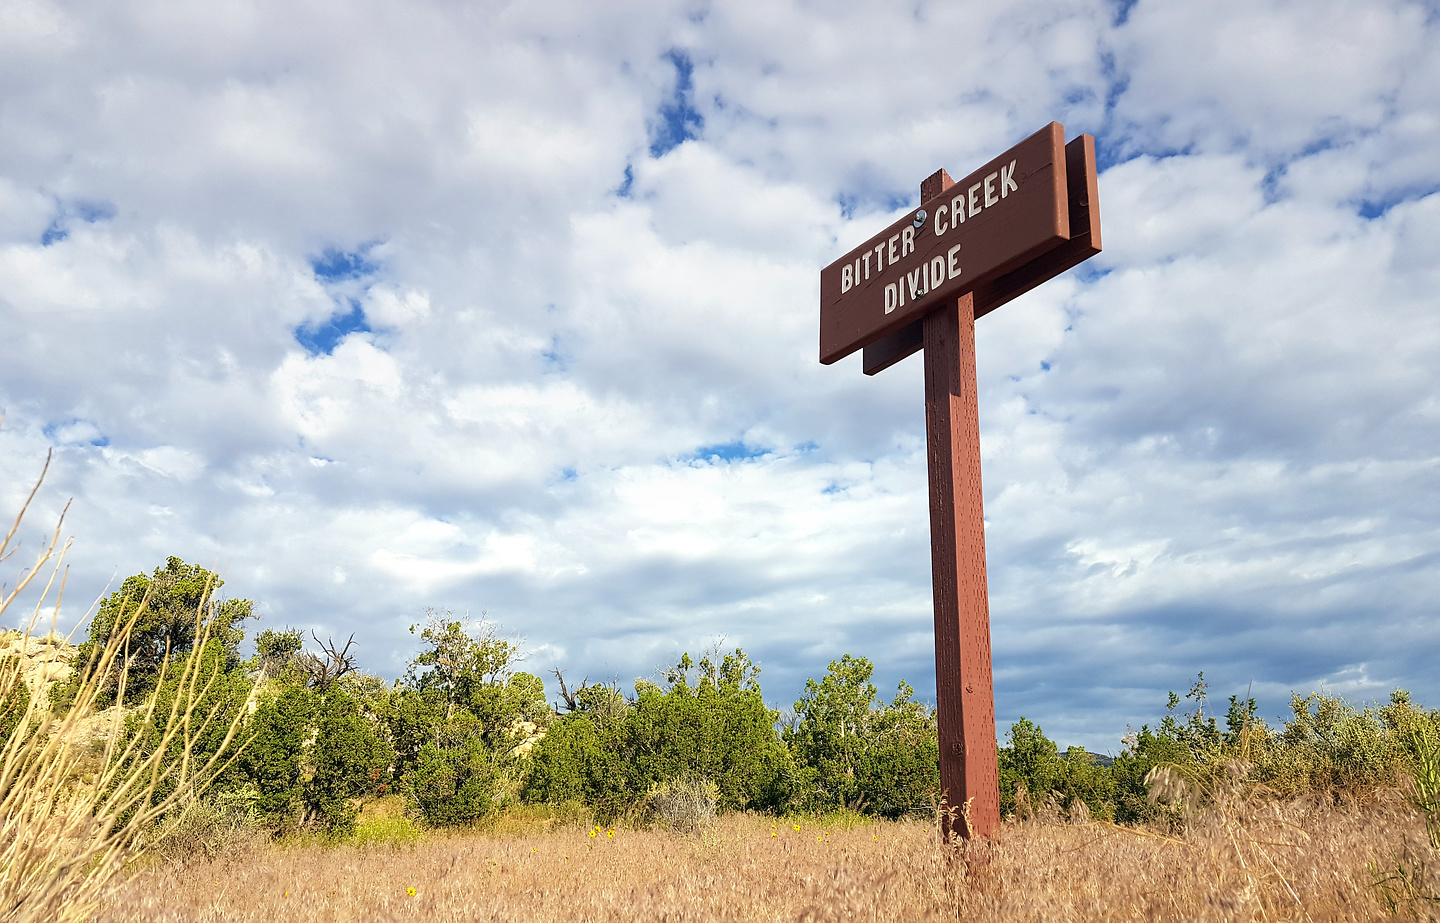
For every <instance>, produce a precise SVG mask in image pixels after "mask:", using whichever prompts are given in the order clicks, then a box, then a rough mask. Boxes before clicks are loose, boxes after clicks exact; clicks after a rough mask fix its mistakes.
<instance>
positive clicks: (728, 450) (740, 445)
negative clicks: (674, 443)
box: [687, 439, 770, 461]
mask: <svg viewBox="0 0 1440 923" xmlns="http://www.w3.org/2000/svg"><path fill="white" fill-rule="evenodd" d="M769 453H770V450H769V449H762V448H759V447H755V446H747V445H746V444H745V442H744V441H743V440H740V439H737V440H735V441H734V442H722V443H717V444H715V445H702V446H701V447H700V448H698V449H696V450H695V452H694V454H692V455H690V456H688V457H687V460H689V461H711V460H713V459H717V458H718V459H720V460H721V461H744V460H745V459H747V458H759V457H760V456H762V455H768V454H769Z"/></svg>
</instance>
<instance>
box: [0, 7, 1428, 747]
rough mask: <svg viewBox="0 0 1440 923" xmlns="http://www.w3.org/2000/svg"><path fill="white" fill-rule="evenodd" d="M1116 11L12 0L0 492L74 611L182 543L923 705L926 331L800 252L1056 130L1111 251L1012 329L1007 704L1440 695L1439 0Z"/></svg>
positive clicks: (276, 593) (376, 607) (1093, 714)
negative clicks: (71, 536) (300, 333)
mask: <svg viewBox="0 0 1440 923" xmlns="http://www.w3.org/2000/svg"><path fill="white" fill-rule="evenodd" d="M1116 14H1117V8H1116V7H1115V6H1114V5H1112V4H1108V3H1101V2H1098V0H1096V2H1059V0H1055V2H1047V3H1040V4H1035V3H1030V4H1011V5H1003V4H1002V5H997V4H987V5H978V4H961V5H955V4H921V5H919V6H918V7H904V8H902V7H900V6H896V5H888V4H878V5H877V4H853V5H848V6H847V5H843V4H842V5H838V6H835V5H832V6H831V7H828V8H826V9H824V10H817V9H815V8H814V7H813V6H812V5H808V4H798V3H784V2H782V3H769V4H763V5H756V4H751V5H748V6H733V7H723V8H712V7H700V6H694V5H692V4H687V3H674V4H654V3H645V4H626V3H612V4H603V5H594V4H580V3H561V4H551V5H548V6H546V7H544V8H540V7H533V8H532V7H524V6H518V7H517V6H512V7H507V8H505V9H504V10H496V11H462V10H459V9H457V8H454V7H452V6H449V5H445V4H425V3H420V4H414V3H412V4H395V3H389V2H379V3H371V4H358V5H357V4H320V5H309V6H295V5H293V4H291V5H283V4H264V3H260V4H239V3H235V4H229V3H227V4H220V5H218V6H217V5H215V4H207V5H204V6H200V5H193V4H192V5H185V4H173V3H171V4H158V5H157V4H150V3H143V2H135V3H129V2H125V3H104V4H84V3H82V4H75V5H69V6H66V7H65V8H64V9H63V10H61V9H60V8H58V7H55V6H53V5H46V4H40V3H21V4H9V5H7V6H6V7H5V8H4V12H3V13H0V16H3V17H6V18H5V19H4V20H3V21H0V43H3V48H0V76H3V79H4V80H5V82H6V86H7V100H6V104H5V106H4V107H3V108H0V329H3V331H4V334H5V335H4V337H0V409H3V411H4V412H5V413H6V420H5V427H4V430H3V431H0V464H3V465H4V466H5V469H4V470H6V471H7V472H12V473H13V474H12V477H11V478H8V479H6V481H5V482H4V484H3V485H0V503H3V504H4V506H3V508H4V509H13V508H15V507H16V506H17V505H18V503H19V502H20V500H21V499H22V498H23V493H24V492H25V491H26V490H28V479H29V478H30V477H32V476H33V474H34V473H36V472H38V470H39V466H40V464H41V463H42V461H43V458H44V455H45V452H46V450H47V448H49V447H51V446H53V447H55V452H56V455H55V461H54V464H53V466H52V473H51V476H50V481H49V488H48V490H47V491H46V492H45V493H44V494H43V495H42V497H41V501H40V506H39V507H38V508H37V509H36V510H35V512H34V517H35V518H34V520H33V521H32V528H33V529H35V530H39V529H40V528H41V527H42V526H43V525H44V521H45V520H46V518H47V517H51V518H53V516H55V515H57V514H58V511H59V509H60V507H61V505H63V502H64V498H67V497H70V496H73V497H74V498H75V503H74V505H73V507H72V513H71V518H70V520H68V522H69V524H70V529H71V530H72V531H73V532H74V533H75V534H76V536H77V545H76V550H75V552H74V554H73V558H72V560H73V563H74V566H75V570H74V573H73V575H72V578H71V589H70V592H69V597H68V598H69V599H70V600H72V601H74V600H82V599H84V598H85V597H86V595H87V594H89V595H91V596H93V595H94V594H97V593H99V592H101V590H102V589H103V587H105V586H106V585H107V584H108V583H109V582H111V581H112V580H114V579H117V578H123V576H125V575H127V574H130V573H135V572H137V571H140V570H146V569H149V568H151V567H154V566H156V565H157V564H159V563H161V562H162V561H163V560H164V558H165V556H166V555H169V554H178V555H181V556H182V557H185V558H186V559H187V560H190V561H195V562H198V563H202V564H206V565H207V566H214V567H218V568H220V569H221V570H222V571H223V572H224V574H225V577H226V579H227V586H226V589H227V591H232V592H234V593H236V594H237V595H244V596H247V597H251V598H254V599H256V600H257V603H258V604H259V611H261V612H262V614H263V616H264V618H265V619H266V621H267V624H286V623H288V624H295V625H303V626H305V627H307V628H308V627H314V628H316V629H317V630H319V631H321V633H322V634H324V633H325V632H327V631H328V632H330V633H332V634H336V635H341V634H348V632H350V631H352V630H353V631H355V632H356V633H357V640H358V642H359V643H360V644H361V645H363V646H362V647H361V656H362V658H364V659H365V662H366V665H367V666H368V667H370V668H371V669H375V670H378V671H380V672H382V673H385V674H387V675H396V674H398V673H399V672H400V671H401V670H403V665H404V659H405V657H406V656H407V655H408V652H409V651H410V650H411V647H410V645H411V644H412V643H413V638H411V636H410V635H409V634H408V633H407V632H406V630H405V629H406V627H407V626H408V625H409V624H411V623H413V622H414V621H416V620H417V619H418V618H419V617H420V616H421V614H422V612H423V609H424V607H425V606H428V605H448V606H451V607H453V608H455V609H457V610H465V609H469V610H471V611H474V612H478V611H480V610H483V609H488V610H489V612H490V614H491V616H492V617H494V618H496V619H498V620H499V621H500V622H501V623H502V624H503V625H505V626H506V627H507V628H509V629H510V630H512V631H514V632H516V633H517V634H519V635H523V636H525V637H526V638H527V639H528V641H527V644H528V646H529V648H530V649H531V650H532V651H534V652H535V655H534V658H533V659H532V662H531V666H532V667H533V668H534V669H536V670H537V671H539V672H544V671H545V670H546V669H548V668H549V667H550V666H551V665H552V664H555V665H559V666H562V667H565V668H569V669H574V670H576V671H577V672H579V673H581V674H584V673H587V672H588V673H589V674H591V675H592V676H599V675H601V674H602V673H603V674H606V675H609V674H612V673H613V674H616V675H619V676H620V677H621V678H622V679H628V678H629V677H630V676H633V675H636V674H639V673H647V672H649V671H650V670H651V669H653V668H654V667H655V666H657V665H658V664H660V663H661V662H663V661H664V660H665V659H666V658H668V657H670V656H671V655H674V654H678V653H679V652H680V651H682V650H686V649H688V650H691V651H692V652H693V651H697V650H699V649H700V648H703V647H704V646H706V645H707V644H709V643H711V642H713V641H714V640H715V639H716V638H718V637H720V636H724V637H726V638H727V643H731V644H740V645H741V646H743V647H745V648H746V649H747V651H749V652H750V653H752V654H755V655H757V656H758V657H759V658H760V660H761V661H762V664H763V665H764V666H765V670H766V672H765V675H764V679H765V688H766V691H767V695H768V696H769V697H770V698H771V700H772V701H773V702H775V703H780V704H788V702H789V701H790V700H791V698H792V696H793V694H794V693H795V691H796V690H798V689H799V688H800V686H801V683H802V682H803V679H804V678H805V677H806V676H814V675H818V674H819V673H820V671H822V670H823V669H824V667H825V665H826V663H827V662H828V661H829V660H831V659H834V658H836V657H838V656H840V655H841V654H843V653H845V652H847V651H848V652H853V653H859V654H864V655H868V656H871V657H873V658H874V659H875V660H876V661H877V663H878V665H879V672H880V676H881V678H882V680H883V681H884V682H885V684H887V685H889V684H892V683H893V682H894V681H895V680H897V679H898V678H899V677H901V676H904V677H905V678H907V679H909V680H910V681H912V682H913V683H914V684H915V685H916V686H917V688H919V689H921V690H922V692H924V691H926V690H929V689H932V688H933V685H932V681H931V671H932V670H933V661H932V660H931V652H930V639H929V619H930V588H929V556H928V554H929V553H928V525H927V522H926V509H927V506H926V493H925V466H924V457H923V451H924V438H923V408H922V383H921V377H920V368H919V366H920V360H919V359H911V360H909V361H908V362H907V363H904V364H902V365H900V366H897V367H896V368H894V369H891V370H889V371H887V372H886V373H884V374H883V375H880V376H878V377H876V378H866V377H864V376H863V375H861V374H860V370H859V363H858V360H846V361H844V362H841V363H839V364H837V365H835V366H831V367H822V366H820V365H819V364H818V362H817V361H816V350H817V342H816V329H815V328H816V310H817V308H816V300H817V285H816V280H817V270H818V268H819V267H820V266H821V265H823V264H825V263H827V262H829V261H830V260H831V259H833V258H834V257H835V255H836V254H838V253H839V252H841V251H843V250H844V249H845V248H846V247H848V246H850V245H851V244H853V243H854V242H856V241H859V240H861V239H864V238H865V237H866V236H868V234H870V233H871V232H872V231H873V229H874V228H876V227H878V226H880V225H882V224H883V223H885V222H886V221H887V220H889V218H890V217H891V216H893V215H895V214H897V213H898V212H899V211H900V210H903V209H904V208H906V207H908V206H909V204H910V203H911V202H912V201H913V198H914V195H915V193H916V187H917V184H918V182H919V180H920V179H921V178H923V177H924V176H926V175H928V174H929V173H930V172H932V171H933V170H934V169H935V168H936V167H939V166H945V167H947V168H948V169H949V170H950V172H951V173H952V174H953V175H960V174H962V173H964V172H967V171H968V170H969V169H970V167H971V166H972V165H973V164H975V163H979V162H981V161H983V160H985V159H987V158H988V157H990V156H992V155H993V154H994V153H995V152H997V151H999V150H1001V149H1003V148H1004V147H1006V146H1008V145H1009V144H1011V143H1013V142H1014V141H1016V140H1018V139H1019V138H1021V137H1023V136H1025V135H1027V134H1029V133H1030V132H1032V131H1034V130H1035V129H1036V128H1038V127H1040V126H1041V125H1042V124H1044V123H1045V122H1046V121H1049V120H1050V119H1052V118H1055V119H1060V120H1062V121H1064V122H1066V123H1067V127H1068V130H1069V131H1070V133H1071V134H1072V135H1073V134H1074V133H1076V132H1078V131H1082V130H1088V131H1092V132H1095V133H1097V135H1098V138H1099V144H1100V152H1101V159H1102V162H1103V163H1104V164H1105V166H1106V171H1105V172H1104V174H1103V175H1102V177H1101V197H1102V202H1101V212H1102V216H1103V220H1104V226H1105V232H1104V236H1105V241H1106V251H1105V253H1103V254H1102V255H1101V256H1099V257H1097V258H1096V259H1095V260H1094V261H1092V265H1090V266H1088V267H1086V268H1085V269H1083V270H1082V271H1081V272H1079V273H1073V274H1070V275H1068V276H1066V277H1065V278H1062V279H1058V280H1055V281H1053V282H1051V283H1049V284H1048V285H1046V286H1044V287H1043V288H1041V289H1039V290H1037V291H1035V292H1032V293H1030V294H1027V295H1025V296H1023V297H1022V298H1021V299H1018V300H1017V301H1016V302H1014V303H1013V304H1011V305H1008V306H1006V307H1005V308H1004V309H1002V310H1001V311H997V312H995V313H994V314H992V315H989V316H987V317H986V318H985V319H983V320H982V321H981V323H980V325H979V330H978V338H979V364H980V368H979V374H980V386H981V418H982V427H983V443H982V449H983V452H984V459H985V465H986V468H985V484H986V496H987V515H988V518H989V524H988V527H987V541H988V543H989V561H990V586H991V591H992V611H993V615H994V636H995V651H996V675H997V681H998V687H997V692H998V710H999V714H1000V717H1001V721H1002V723H1004V722H1008V721H1010V720H1014V718H1015V717H1018V715H1019V714H1021V713H1023V714H1026V715H1027V716H1029V717H1031V718H1034V719H1037V720H1039V721H1040V722H1041V723H1042V724H1043V725H1044V726H1045V728H1046V730H1047V731H1049V732H1050V733H1052V734H1053V735H1055V736H1058V737H1060V738H1061V742H1062V743H1068V742H1071V741H1075V742H1083V743H1086V744H1088V745H1090V746H1092V747H1096V748H1102V749H1114V748H1115V747H1116V746H1117V745H1118V743H1117V740H1116V738H1117V737H1118V735H1119V734H1120V733H1122V732H1123V729H1124V727H1125V725H1126V723H1127V722H1129V723H1136V724H1138V723H1140V722H1141V721H1145V720H1153V719H1154V717H1155V713H1156V711H1157V710H1158V708H1159V707H1160V705H1161V703H1163V701H1164V695H1163V692H1164V690H1165V689H1167V688H1183V687H1184V686H1185V685H1186V684H1187V683H1188V681H1189V679H1190V678H1191V677H1192V676H1193V674H1194V673H1195V672H1196V671H1198V670H1202V669H1203V670H1205V671H1206V674H1207V677H1210V678H1211V679H1213V680H1214V681H1215V686H1214V688H1215V689H1216V690H1217V691H1221V690H1223V691H1224V692H1225V693H1226V694H1228V693H1229V692H1231V691H1235V692H1240V691H1243V687H1244V686H1245V685H1246V684H1247V683H1248V682H1249V681H1250V679H1251V678H1252V677H1253V678H1254V680H1255V681H1256V689H1257V692H1259V694H1260V695H1261V696H1262V698H1263V701H1264V703H1265V704H1266V705H1267V707H1269V708H1270V709H1271V710H1272V711H1274V712H1278V710H1279V709H1280V708H1281V707H1282V706H1283V700H1284V697H1285V694H1286V693H1287V692H1288V690H1289V689H1291V688H1295V689H1300V690H1302V691H1307V690H1309V689H1312V688H1315V687H1316V685H1317V684H1318V683H1321V682H1326V683H1328V684H1330V688H1336V689H1340V688H1343V689H1344V690H1346V691H1347V694H1353V695H1355V696H1359V697H1362V698H1363V697H1373V696H1378V695H1383V694H1384V693H1385V692H1386V691H1388V689H1387V687H1389V686H1391V685H1394V684H1401V685H1407V686H1410V687H1412V688H1413V689H1414V691H1415V692H1416V694H1417V696H1418V697H1419V698H1420V699H1421V700H1422V701H1425V702H1427V703H1429V704H1435V703H1436V702H1437V701H1440V686H1436V685H1435V680H1434V678H1433V670H1431V669H1429V666H1428V663H1427V662H1426V661H1425V659H1424V655H1423V653H1422V652H1423V651H1425V650H1427V649H1430V648H1433V647H1434V646H1435V645H1436V644H1440V620H1437V618H1436V613H1435V611H1434V605H1433V600H1434V598H1435V595H1436V594H1435V590H1436V578H1435V577H1434V576H1433V575H1434V573H1435V568H1434V560H1433V552H1432V551H1431V550H1430V549H1433V548H1434V547H1435V546H1436V539H1437V538H1440V536H1437V530H1440V507H1437V505H1436V504H1435V503H1434V502H1432V500H1431V499H1430V498H1432V497H1435V496H1440V493H1437V490H1436V488H1437V486H1440V484H1437V475H1440V442H1437V437H1436V435H1435V434H1436V433H1437V432H1440V427H1437V425H1436V424H1437V419H1436V418H1437V412H1440V404H1437V400H1436V398H1435V397H1434V395H1435V394H1436V391H1437V388H1436V385H1437V383H1440V382H1437V374H1440V373H1437V372H1436V371H1435V370H1436V369H1437V368H1440V355H1437V352H1440V322H1437V319H1436V317H1437V316H1436V313H1435V296H1434V292H1435V291H1437V289H1440V277H1437V274H1440V269H1437V267H1436V265H1435V261H1434V259H1433V254H1434V253H1435V252H1436V249H1437V246H1440V195H1436V190H1437V189H1440V167H1437V163H1440V161H1437V160H1436V159H1435V158H1434V156H1433V151H1434V150H1435V147H1436V141H1437V135H1440V96H1437V93H1440V90H1437V89H1436V88H1437V87H1440V80H1437V79H1435V78H1436V75H1437V74H1440V50H1437V49H1440V42H1437V41H1436V26H1435V23H1434V22H1433V21H1432V19H1433V17H1431V18H1426V16H1425V15H1424V8H1423V7H1421V6H1420V5H1417V4H1406V3H1399V2H1396V3H1387V4H1369V5H1366V6H1363V7H1361V6H1355V5H1353V4H1351V5H1346V4H1331V5H1324V4H1322V5H1320V6H1319V7H1315V6H1313V5H1311V6H1309V7H1305V8H1299V7H1294V6H1293V5H1289V4H1279V3H1262V4H1258V5H1257V4H1254V3H1249V4H1234V5H1231V6H1222V7H1214V6H1211V7H1207V8H1204V9H1201V8H1198V7H1196V8H1185V7H1180V6H1176V5H1174V4H1170V5H1166V4H1161V3H1153V4H1152V3H1149V2H1145V0H1142V2H1141V3H1138V4H1135V5H1134V6H1133V8H1129V12H1128V15H1127V16H1126V17H1125V21H1124V22H1116V21H1115V20H1116ZM677 61H678V62H681V64H682V65H683V62H686V61H688V62H689V66H690V67H691V68H692V70H691V72H690V81H691V82H690V88H689V90H688V92H680V91H682V90H683V89H684V88H683V86H682V83H683V81H681V79H680V76H679V73H680V72H679V71H678V70H677ZM677 92H680V97H679V98H677V96H676V94H677ZM667 107H668V108H667ZM686 107H688V108H686ZM666 111H668V112H669V113H670V114H671V116H672V121H673V120H674V119H679V121H678V122H676V123H675V124H673V125H670V126H668V127H667V125H666V122H665V115H664V113H665V112H666ZM682 123H683V124H682ZM702 123H703V124H702ZM681 129H685V131H681ZM666 132H671V133H672V134H673V133H674V132H680V134H679V135H675V136H674V137H673V138H671V140H677V141H678V140H680V137H681V135H683V134H685V133H686V132H688V135H689V136H690V139H689V140H685V141H684V143H680V144H678V145H674V146H669V145H668V144H658V140H659V139H662V138H664V137H667V135H666ZM652 144H657V147H656V150H657V152H659V154H660V156H652V155H651V146H652ZM667 147H668V149H664V148H667ZM627 171H628V172H627ZM627 177H628V178H627ZM337 259H338V260H340V261H341V262H340V263H336V264H335V266H336V267H339V268H336V269H334V271H329V272H320V273H319V274H317V272H316V271H315V266H316V265H319V266H321V267H323V266H325V265H326V263H325V261H326V260H337ZM347 261H348V262H347ZM346 267H348V268H346ZM355 305H358V306H359V309H360V310H361V311H362V312H363V315H364V318H365V321H366V324H365V326H368V328H369V329H368V330H367V329H363V328H356V329H354V330H353V331H352V332H349V333H348V335H344V336H341V334H342V333H344V331H338V330H337V331H335V336H334V337H332V338H331V340H327V341H325V345H324V348H312V349H310V350H307V349H306V348H305V346H304V345H303V344H302V342H301V341H300V339H297V337H296V335H295V331H296V330H297V328H304V330H305V331H308V334H307V335H308V336H310V337H311V339H310V340H307V342H310V343H312V346H313V344H314V343H318V342H320V340H318V339H314V337H316V336H318V334H319V333H320V332H323V331H324V329H325V325H326V324H327V323H329V321H330V319H331V318H332V315H338V316H345V315H347V314H349V312H351V310H352V307H353V306H355ZM351 316H352V317H354V316H355V315H351ZM37 534H38V531H37ZM83 608H84V607H83V605H77V606H75V607H74V609H73V610H71V609H69V608H68V605H67V611H69V612H70V613H71V617H79V616H80V615H81V613H82V611H83Z"/></svg>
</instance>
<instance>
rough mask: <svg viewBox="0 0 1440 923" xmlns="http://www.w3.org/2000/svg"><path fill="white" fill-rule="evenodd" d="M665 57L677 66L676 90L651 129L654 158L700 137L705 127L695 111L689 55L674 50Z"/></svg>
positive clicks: (693, 67)
mask: <svg viewBox="0 0 1440 923" xmlns="http://www.w3.org/2000/svg"><path fill="white" fill-rule="evenodd" d="M665 57H666V59H667V60H668V61H669V62H670V63H671V64H672V65H674V67H675V89H674V91H673V92H672V93H671V94H670V98H669V99H667V100H666V101H665V102H663V103H661V105H660V112H659V121H657V122H656V123H654V124H653V125H652V126H651V138H650V156H651V157H664V156H665V155H666V154H668V153H670V152H671V151H673V150H674V149H675V148H677V147H679V146H680V145H681V144H683V143H685V142H686V141H689V140H690V139H692V138H698V137H700V132H701V130H702V129H703V128H704V127H705V117H704V116H703V115H701V114H700V112H699V110H697V109H696V108H695V101H694V100H695V81H694V74H695V65H694V64H692V63H691V62H690V55H689V54H687V53H685V52H684V51H681V50H680V49H678V48H672V49H671V50H670V51H669V52H668V53H666V55H665Z"/></svg>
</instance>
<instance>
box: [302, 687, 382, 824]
mask: <svg viewBox="0 0 1440 923" xmlns="http://www.w3.org/2000/svg"><path fill="white" fill-rule="evenodd" d="M322 698H323V701H322V703H321V704H320V707H319V714H318V719H317V722H316V727H315V745H314V748H313V750H312V752H311V757H310V759H311V762H312V764H313V765H314V772H313V773H312V774H311V776H310V778H309V780H308V781H306V783H305V789H304V801H305V807H306V809H307V811H308V812H310V814H311V816H313V817H315V818H316V819H317V820H320V821H321V822H322V823H324V824H325V825H326V826H327V827H328V828H329V830H330V831H331V832H332V833H337V834H345V833H351V832H354V829H355V818H356V814H357V809H356V806H355V804H354V799H357V798H359V797H361V796H362V795H366V794H369V793H371V792H373V791H374V789H375V787H376V785H377V784H378V783H379V781H380V776H381V773H383V772H384V770H385V769H386V768H387V767H388V766H389V765H390V763H391V761H392V760H393V758H394V751H393V750H392V749H391V747H390V744H389V742H388V741H386V740H385V739H384V738H383V737H381V736H380V735H379V734H377V733H376V729H375V727H374V726H373V725H372V724H371V722H369V721H367V720H366V719H365V717H364V716H363V715H361V714H360V706H359V703H357V702H356V701H355V699H354V697H353V696H351V695H350V694H349V693H348V692H346V691H345V690H344V689H342V688H340V687H339V686H337V685H332V686H330V687H329V688H328V689H327V690H326V692H325V693H324V694H323V696H322Z"/></svg>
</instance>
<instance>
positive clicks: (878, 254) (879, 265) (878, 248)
mask: <svg viewBox="0 0 1440 923" xmlns="http://www.w3.org/2000/svg"><path fill="white" fill-rule="evenodd" d="M884 268H885V245H884V244H883V243H881V244H876V245H875V273H876V275H879V273H880V270H882V269H884Z"/></svg>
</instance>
